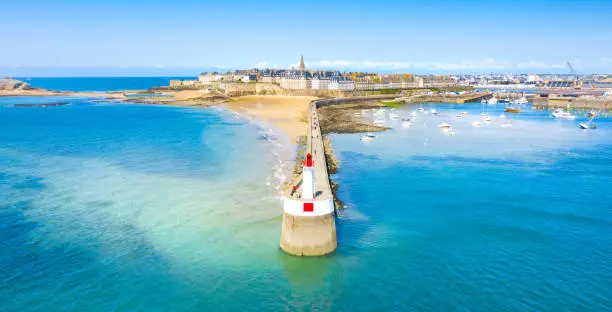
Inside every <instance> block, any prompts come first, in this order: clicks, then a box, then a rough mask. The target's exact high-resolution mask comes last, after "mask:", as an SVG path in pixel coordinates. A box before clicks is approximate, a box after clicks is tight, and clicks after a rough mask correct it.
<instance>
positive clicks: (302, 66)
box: [300, 54, 305, 71]
mask: <svg viewBox="0 0 612 312" xmlns="http://www.w3.org/2000/svg"><path fill="white" fill-rule="evenodd" d="M304 68H305V66H304V54H302V55H300V71H304Z"/></svg>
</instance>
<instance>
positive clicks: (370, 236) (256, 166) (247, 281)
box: [0, 97, 612, 311]
mask: <svg viewBox="0 0 612 312" xmlns="http://www.w3.org/2000/svg"><path fill="white" fill-rule="evenodd" d="M62 100H64V99H62ZM65 100H66V101H69V102H70V103H71V105H68V106H61V107H47V108H46V109H45V108H35V107H30V108H24V107H13V106H12V105H13V104H15V103H25V102H27V103H43V102H45V101H58V99H57V98H42V97H38V98H15V97H13V98H0V237H1V238H2V240H0V311H115V310H117V311H279V310H282V311H384V310H391V311H610V310H612V287H610V282H609V281H610V280H612V265H611V264H612V263H611V259H612V242H611V240H610V237H612V194H611V193H610V192H609V189H610V186H612V140H611V139H610V138H611V137H612V136H611V134H612V123H611V122H610V121H608V120H605V119H601V120H600V121H599V122H598V123H597V125H598V129H596V130H589V131H587V132H583V131H581V130H579V129H578V128H577V127H576V125H575V122H571V121H558V120H554V119H551V118H550V117H549V115H548V113H547V112H538V111H535V110H528V111H527V112H525V113H521V114H520V115H518V116H508V118H506V119H505V120H502V119H500V118H499V117H498V116H499V114H500V113H501V109H502V107H501V105H500V106H499V107H490V108H488V112H489V113H490V114H491V116H493V117H494V120H493V122H492V123H491V124H490V125H485V124H483V125H482V126H481V127H478V128H477V127H472V126H471V121H473V120H477V119H478V118H479V116H478V115H479V114H480V112H481V107H480V105H477V104H475V105H466V106H457V105H442V104H440V105H435V106H434V105H425V108H427V109H429V108H433V107H436V108H437V109H438V110H439V112H440V113H439V115H438V116H431V115H427V116H424V115H423V114H422V113H419V116H418V117H417V118H416V119H415V120H413V125H412V127H410V128H404V127H402V126H401V121H398V120H392V119H388V122H389V125H390V126H392V127H393V129H392V130H391V131H388V132H385V133H379V134H377V138H376V139H375V140H374V141H372V142H370V143H366V144H364V143H362V142H361V141H360V139H359V138H360V135H358V134H355V135H353V134H341V135H338V134H335V135H332V140H333V145H334V148H335V150H336V153H337V156H338V157H339V159H340V161H341V164H340V170H339V172H338V173H337V174H336V175H335V176H333V179H334V180H335V181H338V182H340V194H339V195H340V197H341V199H342V200H343V201H344V202H345V204H346V205H347V206H348V209H347V210H345V211H344V213H343V216H342V217H341V218H339V219H338V235H339V237H338V238H339V248H338V250H337V252H336V253H334V254H332V255H330V256H326V257H320V258H296V257H292V256H287V255H285V254H283V253H282V252H281V251H280V250H279V248H278V240H279V235H280V215H281V202H280V200H279V198H278V185H279V184H280V183H282V181H283V178H284V176H285V175H286V174H287V170H290V166H291V159H292V157H293V152H294V150H295V146H292V145H291V144H290V143H289V142H288V140H287V138H286V137H285V136H284V135H283V134H282V133H280V132H279V131H278V130H276V129H274V128H272V127H269V126H268V125H266V124H261V123H257V122H255V121H252V120H248V119H246V118H244V117H242V116H239V115H236V114H234V113H231V112H229V111H226V110H224V109H222V108H204V109H192V108H175V107H164V106H145V105H131V104H116V103H100V102H96V101H92V100H91V99H85V98H77V99H65ZM412 110H413V107H408V108H403V109H398V110H396V111H395V113H397V114H398V115H401V116H407V115H409V113H410V112H411V111H412ZM461 111H467V112H468V113H469V114H468V115H467V116H465V117H464V118H462V119H456V118H455V114H456V113H458V112H461ZM442 121H446V122H449V123H450V124H451V125H452V126H453V129H454V131H455V132H456V135H455V136H447V135H445V134H443V133H441V132H440V131H439V129H438V124H439V123H440V122H442ZM502 124H512V126H511V127H502V126H501V125H502Z"/></svg>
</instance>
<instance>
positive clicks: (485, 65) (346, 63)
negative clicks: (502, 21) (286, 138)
mask: <svg viewBox="0 0 612 312" xmlns="http://www.w3.org/2000/svg"><path fill="white" fill-rule="evenodd" d="M571 63H572V65H575V67H576V69H577V70H578V68H584V69H586V68H601V67H609V66H610V65H612V58H609V57H602V58H598V59H594V60H591V61H582V60H574V61H571ZM289 67H293V68H298V67H299V63H297V62H296V63H295V64H291V65H290V66H289ZM566 67H567V64H566V62H565V61H561V60H557V61H556V62H545V61H538V60H528V61H519V62H512V61H507V60H500V59H496V58H486V59H483V60H462V61H457V62H448V63H446V62H417V63H411V62H408V61H351V60H321V61H312V62H306V68H309V69H348V68H353V69H386V70H393V69H421V70H439V71H458V70H464V71H468V70H508V71H511V70H547V69H557V70H558V69H564V68H566Z"/></svg>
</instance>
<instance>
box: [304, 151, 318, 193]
mask: <svg viewBox="0 0 612 312" xmlns="http://www.w3.org/2000/svg"><path fill="white" fill-rule="evenodd" d="M313 165H314V162H313V160H312V155H311V154H310V153H308V154H306V160H304V168H303V170H302V199H314V195H315V194H314V192H315V184H314V183H315V182H314V166H313Z"/></svg>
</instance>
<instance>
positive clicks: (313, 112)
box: [280, 101, 338, 256]
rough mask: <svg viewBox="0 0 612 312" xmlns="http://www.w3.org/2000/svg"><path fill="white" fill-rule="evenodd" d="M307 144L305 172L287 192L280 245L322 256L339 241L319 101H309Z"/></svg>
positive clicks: (302, 253) (296, 252) (291, 251)
mask: <svg viewBox="0 0 612 312" xmlns="http://www.w3.org/2000/svg"><path fill="white" fill-rule="evenodd" d="M306 145H307V147H306V154H307V155H308V156H307V159H305V160H304V170H303V171H305V172H306V174H304V173H302V177H301V179H299V180H298V181H295V182H294V186H295V187H294V188H291V189H289V190H288V191H287V193H286V194H285V198H284V203H283V223H282V230H281V239H280V248H281V249H282V250H283V251H285V252H287V253H289V254H291V255H296V256H321V255H325V254H329V253H331V252H333V251H334V250H336V247H337V246H338V243H337V241H336V220H335V207H334V200H333V194H332V191H331V187H330V184H329V176H328V174H327V164H326V163H325V152H324V150H323V138H322V137H321V128H320V127H319V118H318V115H317V101H314V102H312V103H311V104H310V116H309V126H308V133H307V139H306Z"/></svg>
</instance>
